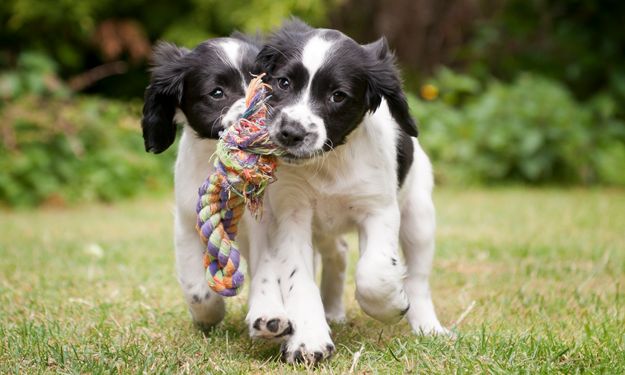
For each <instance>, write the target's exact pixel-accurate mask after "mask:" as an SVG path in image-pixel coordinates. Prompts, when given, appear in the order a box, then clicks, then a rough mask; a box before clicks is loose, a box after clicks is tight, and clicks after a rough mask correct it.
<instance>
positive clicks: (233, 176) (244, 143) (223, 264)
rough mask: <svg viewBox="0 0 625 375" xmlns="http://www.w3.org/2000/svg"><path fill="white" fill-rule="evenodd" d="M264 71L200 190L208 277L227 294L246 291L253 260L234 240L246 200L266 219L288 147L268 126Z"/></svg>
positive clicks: (199, 209) (222, 141) (251, 87)
mask: <svg viewBox="0 0 625 375" xmlns="http://www.w3.org/2000/svg"><path fill="white" fill-rule="evenodd" d="M263 75H264V74H261V75H260V76H258V77H256V78H255V79H253V80H252V82H250V85H249V87H248V90H247V95H246V100H245V102H246V103H245V104H246V106H247V109H246V110H245V112H244V113H243V115H242V116H241V118H240V119H239V121H237V122H236V123H235V124H233V125H232V126H230V127H229V128H228V129H226V130H225V131H223V132H222V133H221V134H220V139H219V142H218V143H217V151H216V152H215V154H216V155H217V159H216V160H215V172H213V173H211V174H210V175H209V176H208V178H207V179H206V181H205V182H204V183H203V184H202V185H201V186H200V189H199V191H198V193H199V196H200V197H199V199H198V202H197V206H196V211H197V214H198V219H197V226H196V229H197V231H198V233H199V234H200V237H201V238H202V242H203V243H204V244H205V245H206V251H205V252H204V269H205V270H206V281H207V282H208V285H209V286H210V288H211V289H212V290H214V291H215V292H217V293H219V294H221V295H222V296H226V297H232V296H236V295H237V294H238V293H239V292H240V291H241V288H242V285H243V281H244V280H245V273H246V272H247V262H246V260H245V258H244V257H243V256H241V254H240V253H239V247H238V246H237V244H236V242H235V241H234V238H235V236H236V234H237V228H238V223H239V221H240V220H241V218H242V217H243V212H244V211H245V207H244V206H247V208H248V209H249V210H250V212H251V213H252V215H253V216H254V218H255V219H256V220H260V218H261V216H262V210H263V208H262V207H263V206H262V205H263V195H264V193H265V189H266V187H267V185H268V184H269V183H271V182H273V181H275V179H276V178H275V176H274V170H275V169H276V168H277V167H278V159H277V158H276V155H280V154H282V153H283V152H284V151H283V150H282V149H279V148H278V147H277V146H276V145H274V144H273V143H272V141H271V139H270V138H269V133H268V132H267V128H266V127H265V115H266V112H267V106H266V105H265V103H266V102H267V100H268V99H269V97H268V96H267V92H268V91H267V90H268V89H271V86H269V85H267V84H265V83H262V82H261V79H262V77H263Z"/></svg>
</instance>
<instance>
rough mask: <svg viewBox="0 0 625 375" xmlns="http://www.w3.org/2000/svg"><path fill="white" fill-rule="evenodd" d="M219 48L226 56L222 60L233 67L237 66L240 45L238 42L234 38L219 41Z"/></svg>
mask: <svg viewBox="0 0 625 375" xmlns="http://www.w3.org/2000/svg"><path fill="white" fill-rule="evenodd" d="M220 46H221V48H222V49H223V50H224V52H225V53H226V56H227V58H228V59H227V60H226V61H224V62H225V63H226V64H230V65H232V66H233V67H235V68H238V67H239V48H241V46H240V45H239V43H237V42H235V41H234V40H229V41H226V42H222V43H220Z"/></svg>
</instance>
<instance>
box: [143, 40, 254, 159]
mask: <svg viewBox="0 0 625 375" xmlns="http://www.w3.org/2000/svg"><path fill="white" fill-rule="evenodd" d="M259 48H260V45H259V43H258V42H256V41H254V40H251V39H248V38H246V37H245V36H243V35H240V34H237V35H236V37H234V38H217V39H211V40H208V41H206V42H203V43H201V44H199V45H198V46H197V47H195V48H194V49H193V50H192V51H190V50H188V49H186V48H179V47H176V46H174V45H172V44H168V43H164V42H160V43H158V44H157V45H156V47H155V50H154V54H153V61H154V67H153V68H152V79H151V82H150V86H148V88H147V89H146V92H145V104H144V107H143V118H142V120H141V127H142V128H143V138H144V140H145V148H146V151H152V152H154V153H157V154H158V153H160V152H163V151H165V150H166V149H167V148H168V147H169V146H171V144H172V143H173V142H174V140H175V137H176V130H177V125H176V124H175V123H174V121H175V120H174V117H175V115H176V110H177V109H180V110H181V111H182V113H183V114H184V116H185V117H186V119H187V121H188V123H189V126H191V128H193V130H194V131H195V133H196V135H197V136H198V137H200V138H212V139H217V138H219V132H220V131H222V130H223V129H224V128H225V127H226V126H228V125H230V122H232V121H235V120H236V117H237V116H236V115H237V114H240V113H239V112H242V111H243V110H244V108H242V107H243V103H242V101H243V100H242V99H243V98H244V97H245V90H246V89H247V84H248V83H249V81H250V79H251V78H252V75H251V72H252V69H253V64H254V58H255V57H256V54H257V53H258V51H259ZM234 112H237V113H236V114H234Z"/></svg>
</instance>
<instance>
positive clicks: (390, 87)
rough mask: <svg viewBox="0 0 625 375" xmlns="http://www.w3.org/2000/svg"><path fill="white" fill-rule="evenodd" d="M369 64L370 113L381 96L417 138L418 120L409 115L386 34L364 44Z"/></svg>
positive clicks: (368, 94) (403, 124)
mask: <svg viewBox="0 0 625 375" xmlns="http://www.w3.org/2000/svg"><path fill="white" fill-rule="evenodd" d="M363 48H364V49H365V51H366V53H367V54H368V56H367V58H368V61H369V63H368V64H367V65H368V72H367V74H368V77H367V81H368V84H367V91H366V93H365V101H366V104H367V107H368V108H369V110H370V111H371V112H375V111H376V110H377V109H378V107H379V106H380V103H381V102H382V97H384V99H386V103H387V104H388V108H389V110H390V112H391V115H392V116H393V118H394V119H395V121H397V123H398V124H399V126H400V127H401V128H402V130H403V131H405V132H406V133H407V134H408V135H410V136H413V137H417V136H419V130H418V129H417V125H416V122H415V119H414V118H413V117H412V116H410V112H409V109H408V102H407V100H406V95H405V94H404V90H402V87H401V80H400V78H399V72H398V71H397V68H396V67H395V56H394V55H393V53H392V52H391V51H389V49H388V43H387V42H386V39H385V38H384V37H382V38H380V39H379V40H378V41H376V42H373V43H371V44H367V45H364V46H363Z"/></svg>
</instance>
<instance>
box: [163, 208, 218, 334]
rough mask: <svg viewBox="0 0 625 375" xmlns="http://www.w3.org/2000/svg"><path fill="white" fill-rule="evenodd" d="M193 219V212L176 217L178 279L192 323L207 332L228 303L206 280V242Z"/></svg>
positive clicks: (178, 214) (215, 323)
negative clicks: (201, 238) (191, 214)
mask: <svg viewBox="0 0 625 375" xmlns="http://www.w3.org/2000/svg"><path fill="white" fill-rule="evenodd" d="M179 211H180V209H179ZM191 212H193V211H191ZM193 219H194V217H193V216H190V215H187V217H184V216H183V215H181V214H180V213H177V214H176V219H175V221H174V228H175V230H174V242H175V244H176V265H177V267H178V281H179V282H180V286H181V287H182V292H183V293H184V298H185V299H186V301H187V305H188V306H189V312H190V313H191V317H192V318H193V323H194V324H195V326H196V327H197V328H198V329H200V330H201V331H203V332H208V331H209V330H210V328H211V327H213V326H215V325H217V323H219V322H220V321H221V320H222V319H223V318H224V316H225V315H226V304H225V303H224V297H222V296H221V295H219V294H217V293H215V292H213V291H212V290H211V289H210V287H209V286H208V284H207V283H206V271H205V270H204V266H203V264H204V250H205V248H206V246H205V245H204V244H203V243H202V240H200V236H199V235H198V234H197V231H196V230H195V228H194V227H193V225H194V224H195V222H194V221H193Z"/></svg>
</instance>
